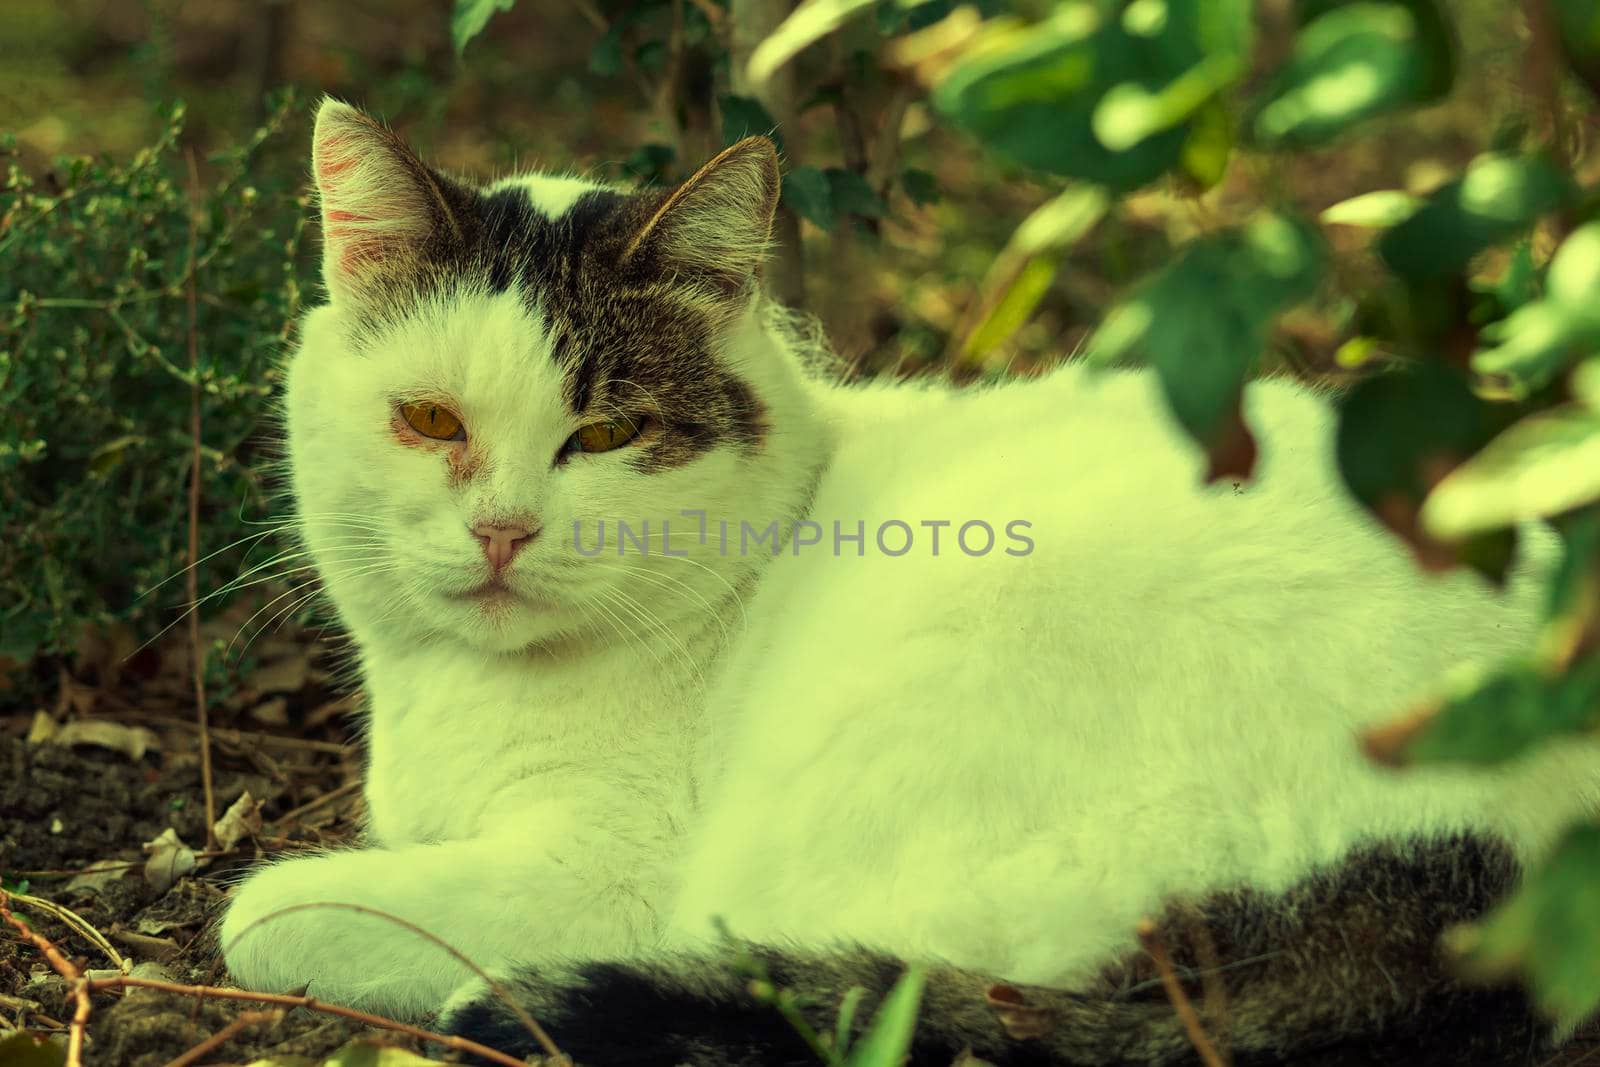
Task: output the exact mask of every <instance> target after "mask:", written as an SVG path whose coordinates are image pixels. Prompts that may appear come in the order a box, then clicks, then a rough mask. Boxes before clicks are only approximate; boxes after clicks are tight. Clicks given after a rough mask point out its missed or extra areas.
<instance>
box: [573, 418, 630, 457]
mask: <svg viewBox="0 0 1600 1067" xmlns="http://www.w3.org/2000/svg"><path fill="white" fill-rule="evenodd" d="M638 434H639V424H638V423H637V422H635V421H634V420H632V419H612V420H610V421H608V422H591V423H590V424H589V425H587V426H580V427H578V430H577V432H576V433H574V434H573V435H572V436H571V437H569V438H567V447H566V449H565V451H568V452H609V451H611V450H612V449H613V448H621V447H622V446H623V445H625V444H627V443H628V442H629V441H631V440H633V439H634V438H635V437H636V436H638Z"/></svg>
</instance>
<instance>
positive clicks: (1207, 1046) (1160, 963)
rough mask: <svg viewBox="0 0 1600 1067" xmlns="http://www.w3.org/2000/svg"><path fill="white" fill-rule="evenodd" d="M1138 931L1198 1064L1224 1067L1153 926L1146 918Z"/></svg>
mask: <svg viewBox="0 0 1600 1067" xmlns="http://www.w3.org/2000/svg"><path fill="white" fill-rule="evenodd" d="M1137 932H1138V935H1139V944H1140V945H1142V946H1143V947H1144V950H1145V952H1147V953H1149V955H1150V959H1151V960H1152V961H1153V962H1154V963H1155V965H1156V971H1157V972H1158V973H1159V974H1160V975H1161V986H1162V988H1163V989H1165V990H1166V991H1167V999H1168V1000H1170V1001H1171V1002H1172V1010H1173V1011H1175V1012H1177V1013H1178V1021H1179V1022H1181V1023H1182V1024H1183V1029H1184V1032H1185V1033H1186V1034H1188V1035H1189V1043H1190V1044H1192V1045H1194V1050H1195V1052H1196V1053H1198V1054H1199V1056H1200V1061H1201V1062H1202V1063H1204V1064H1205V1067H1227V1061H1225V1060H1224V1059H1223V1058H1222V1057H1221V1056H1220V1055H1219V1054H1218V1053H1217V1049H1216V1046H1215V1045H1213V1044H1212V1043H1211V1039H1210V1038H1209V1037H1207V1036H1206V1031H1205V1027H1203V1026H1202V1025H1201V1024H1200V1016H1199V1014H1198V1013H1197V1012H1196V1011H1195V1010H1194V1004H1193V1003H1191V1002H1190V1000H1189V997H1188V995H1187V994H1185V993H1184V991H1183V987H1182V986H1181V985H1179V984H1178V975H1177V972H1175V971H1174V970H1173V969H1172V960H1171V959H1170V958H1169V957H1168V956H1167V947H1166V946H1165V945H1163V944H1162V943H1161V938H1160V936H1159V935H1158V934H1157V933H1156V924H1155V923H1153V922H1151V921H1150V920H1149V919H1143V920H1141V921H1140V923H1139V926H1138V931H1137Z"/></svg>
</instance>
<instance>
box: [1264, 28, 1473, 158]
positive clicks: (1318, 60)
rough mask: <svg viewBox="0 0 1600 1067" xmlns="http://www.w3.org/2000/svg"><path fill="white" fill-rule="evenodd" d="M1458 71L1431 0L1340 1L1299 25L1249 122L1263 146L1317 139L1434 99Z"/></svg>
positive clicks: (1445, 29) (1445, 32) (1445, 88)
mask: <svg viewBox="0 0 1600 1067" xmlns="http://www.w3.org/2000/svg"><path fill="white" fill-rule="evenodd" d="M1453 77H1454V61H1453V59H1452V55H1451V41H1450V34H1449V31H1448V28H1447V27H1446V24H1445V21H1444V17H1443V16H1442V15H1441V14H1440V12H1439V10H1438V9H1437V8H1436V7H1435V5H1434V3H1433V2H1432V0H1391V2H1381V3H1380V2H1370V3H1349V4H1343V5H1340V6H1338V7H1335V8H1332V9H1331V10H1328V11H1326V12H1324V13H1322V14H1320V15H1318V16H1317V17H1315V18H1313V19H1312V20H1311V21H1310V22H1309V23H1307V24H1306V25H1305V26H1303V27H1302V28H1301V30H1300V32H1299V33H1298V34H1297V35H1296V36H1295V42H1294V51H1293V53H1291V55H1290V57H1289V60H1288V62H1287V63H1285V64H1284V67H1283V69H1282V70H1281V71H1279V72H1278V74H1277V76H1276V77H1275V78H1274V79H1273V80H1272V82H1271V84H1270V85H1269V86H1268V88H1267V90H1266V92H1265V94H1264V96H1263V98H1262V99H1261V100H1259V101H1257V102H1256V103H1255V104H1254V105H1253V106H1252V107H1251V109H1250V117H1249V119H1248V121H1247V123H1246V128H1247V129H1248V130H1249V131H1250V132H1251V134H1252V136H1253V139H1254V141H1255V142H1256V143H1258V144H1262V145H1267V146H1273V147H1295V146H1304V145H1312V144H1319V143H1321V142H1324V141H1327V140H1330V139H1332V138H1334V137H1337V136H1338V135H1339V134H1341V133H1343V132H1344V131H1345V130H1347V129H1349V128H1350V127H1351V126H1353V125H1355V124H1356V123H1359V122H1361V121H1363V120H1364V119H1368V118H1371V117H1372V116H1374V115H1377V114H1380V113H1382V112H1385V111H1390V110H1393V109H1395V108H1397V107H1404V106H1407V105H1413V104H1420V103H1425V102H1428V101H1431V100H1435V99H1437V98H1439V97H1441V96H1443V95H1444V94H1445V93H1447V92H1448V91H1449V89H1450V82H1451V81H1452V79H1453Z"/></svg>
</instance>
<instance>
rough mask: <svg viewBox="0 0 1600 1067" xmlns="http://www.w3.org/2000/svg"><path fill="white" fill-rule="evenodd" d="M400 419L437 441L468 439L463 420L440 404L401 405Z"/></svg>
mask: <svg viewBox="0 0 1600 1067" xmlns="http://www.w3.org/2000/svg"><path fill="white" fill-rule="evenodd" d="M400 417H401V418H402V419H405V420H406V425H407V426H409V427H411V428H412V429H413V430H415V431H417V432H418V433H420V434H421V435H422V436H424V437H431V438H433V439H434V440H435V441H456V440H462V439H464V438H465V437H466V434H465V433H464V432H463V430H464V427H463V426H462V425H461V420H460V419H459V418H457V417H456V415H455V413H454V412H453V411H450V410H449V409H447V408H442V407H440V406H439V405H438V404H401V405H400Z"/></svg>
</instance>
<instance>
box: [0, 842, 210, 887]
mask: <svg viewBox="0 0 1600 1067" xmlns="http://www.w3.org/2000/svg"><path fill="white" fill-rule="evenodd" d="M239 851H240V850H239V849H236V848H219V849H215V850H213V851H207V852H196V853H195V854H194V858H195V859H214V858H216V857H218V856H235V855H238V853H239ZM148 862H149V861H148V860H129V861H128V862H126V863H107V864H104V865H103V866H97V867H49V868H43V869H40V870H37V871H12V872H11V873H12V874H14V875H16V876H17V877H18V878H76V877H77V876H78V875H80V874H108V873H110V872H111V871H117V870H120V871H131V870H133V869H134V868H135V867H143V866H144V865H145V864H146V863H148ZM12 896H13V897H16V896H17V895H16V894H12Z"/></svg>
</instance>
